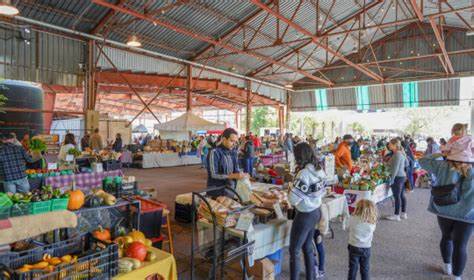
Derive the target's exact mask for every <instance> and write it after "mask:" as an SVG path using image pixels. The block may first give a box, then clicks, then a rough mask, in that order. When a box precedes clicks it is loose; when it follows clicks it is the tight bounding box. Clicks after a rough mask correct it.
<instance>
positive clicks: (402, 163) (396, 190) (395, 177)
mask: <svg viewBox="0 0 474 280" xmlns="http://www.w3.org/2000/svg"><path fill="white" fill-rule="evenodd" d="M388 149H389V150H390V151H392V153H393V154H392V157H391V158H390V160H389V161H388V166H389V171H390V188H391V189H392V192H393V197H394V199H395V214H394V215H392V216H388V217H387V219H388V220H391V221H400V219H407V199H406V197H405V181H406V180H407V174H406V172H405V168H406V167H407V163H408V162H407V161H408V160H407V156H406V154H405V151H404V149H403V147H402V143H401V142H400V139H398V138H393V139H392V140H390V142H389V143H388ZM400 210H401V215H400Z"/></svg>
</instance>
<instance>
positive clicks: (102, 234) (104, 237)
mask: <svg viewBox="0 0 474 280" xmlns="http://www.w3.org/2000/svg"><path fill="white" fill-rule="evenodd" d="M92 236H94V238H95V239H98V240H100V241H105V242H108V241H111V239H112V235H111V234H110V230H109V229H106V228H105V229H104V228H103V227H102V226H99V228H98V229H96V230H94V231H93V232H92Z"/></svg>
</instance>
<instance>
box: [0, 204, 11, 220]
mask: <svg viewBox="0 0 474 280" xmlns="http://www.w3.org/2000/svg"><path fill="white" fill-rule="evenodd" d="M8 218H10V206H6V207H1V208H0V220H5V219H8Z"/></svg>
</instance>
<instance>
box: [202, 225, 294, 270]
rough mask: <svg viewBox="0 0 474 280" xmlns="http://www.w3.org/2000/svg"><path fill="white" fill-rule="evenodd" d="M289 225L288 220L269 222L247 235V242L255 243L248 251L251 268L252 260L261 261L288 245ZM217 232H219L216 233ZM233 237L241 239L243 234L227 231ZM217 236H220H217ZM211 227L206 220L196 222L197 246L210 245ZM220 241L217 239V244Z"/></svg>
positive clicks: (232, 230)
mask: <svg viewBox="0 0 474 280" xmlns="http://www.w3.org/2000/svg"><path fill="white" fill-rule="evenodd" d="M291 223H292V221H289V220H276V219H275V220H271V221H269V222H268V223H266V224H258V225H255V226H254V227H253V228H254V230H253V231H251V232H249V233H248V234H247V238H248V240H249V241H255V244H254V246H253V250H250V252H249V255H248V261H249V264H250V266H253V262H254V260H258V259H262V258H264V257H266V256H268V255H271V254H273V253H275V252H277V251H278V250H280V249H282V248H285V247H287V246H289V245H290V232H291ZM218 232H219V231H218ZM227 232H228V233H229V234H231V235H233V236H235V237H238V238H243V236H244V235H243V232H242V231H240V230H236V229H227ZM218 236H220V235H219V234H218ZM212 240H213V233H212V225H211V224H210V223H208V222H207V221H206V220H199V221H198V242H199V246H207V245H209V244H212ZM219 242H220V239H218V244H219Z"/></svg>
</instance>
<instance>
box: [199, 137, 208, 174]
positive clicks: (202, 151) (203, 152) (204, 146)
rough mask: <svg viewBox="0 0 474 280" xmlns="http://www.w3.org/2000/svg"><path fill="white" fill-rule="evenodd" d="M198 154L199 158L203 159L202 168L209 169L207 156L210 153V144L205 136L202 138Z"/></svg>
mask: <svg viewBox="0 0 474 280" xmlns="http://www.w3.org/2000/svg"><path fill="white" fill-rule="evenodd" d="M200 139H201V141H200V142H199V145H198V149H197V153H198V157H200V158H201V168H207V154H208V152H209V144H208V143H207V139H206V138H205V137H204V136H201V137H200Z"/></svg>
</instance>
